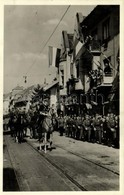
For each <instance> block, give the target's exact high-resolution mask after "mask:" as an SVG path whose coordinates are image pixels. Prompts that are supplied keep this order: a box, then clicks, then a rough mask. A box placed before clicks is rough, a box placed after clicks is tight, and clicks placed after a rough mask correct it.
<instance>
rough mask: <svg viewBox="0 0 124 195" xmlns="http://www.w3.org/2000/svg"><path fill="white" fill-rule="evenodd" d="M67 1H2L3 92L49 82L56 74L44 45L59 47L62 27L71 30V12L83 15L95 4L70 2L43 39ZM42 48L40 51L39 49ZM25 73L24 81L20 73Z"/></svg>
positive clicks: (22, 74) (73, 18) (72, 18)
mask: <svg viewBox="0 0 124 195" xmlns="http://www.w3.org/2000/svg"><path fill="white" fill-rule="evenodd" d="M67 7H68V5H15V6H14V5H5V6H4V93H8V92H10V91H11V90H12V89H13V88H14V87H16V86H17V85H19V86H24V87H28V86H31V85H34V84H43V82H44V79H45V78H46V81H47V82H48V83H49V82H51V81H52V80H53V78H55V77H56V68H54V67H50V68H49V66H48V46H54V47H58V48H60V43H61V35H62V31H63V30H67V32H68V33H73V32H74V24H75V16H76V13H77V12H81V13H82V14H83V15H84V16H87V15H88V14H89V13H90V12H91V11H92V10H93V9H94V7H95V5H93V6H92V5H91V6H89V5H88V6H87V5H80V6H79V5H78V6H76V5H71V6H70V8H69V10H68V12H67V13H66V15H65V16H64V18H63V20H62V21H61V23H60V25H59V26H58V28H57V29H56V31H55V33H54V34H53V36H52V37H51V39H50V40H49V42H48V44H47V45H46V47H45V48H44V50H43V51H42V48H43V47H44V45H45V43H46V41H47V40H48V38H49V36H50V35H51V33H52V32H53V30H54V28H55V27H56V25H57V24H58V22H59V20H60V18H61V17H62V15H63V14H64V12H65V11H66V9H67ZM41 51H42V52H41ZM25 75H27V83H26V84H25V83H24V78H23V77H24V76H25Z"/></svg>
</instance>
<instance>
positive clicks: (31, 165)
mask: <svg viewBox="0 0 124 195" xmlns="http://www.w3.org/2000/svg"><path fill="white" fill-rule="evenodd" d="M38 146H39V143H38V141H37V140H36V139H30V138H29V137H27V138H26V140H25V142H24V143H22V144H18V143H15V142H14V140H13V138H12V137H10V135H4V148H6V149H4V170H5V168H6V166H7V165H6V164H7V162H8V161H10V162H11V163H9V164H8V167H7V168H8V169H11V170H14V171H13V174H12V175H14V176H13V178H14V182H13V188H14V187H15V189H13V188H12V187H11V186H10V189H6V186H5V184H7V185H8V183H9V181H8V182H7V175H6V178H5V177H4V181H3V182H4V189H3V190H4V191H18V190H20V191H118V190H119V150H118V149H114V148H111V147H107V146H103V145H99V144H92V143H88V142H82V141H77V140H74V139H72V138H68V137H65V136H62V137H61V136H59V133H58V132H54V135H53V150H52V151H51V152H50V151H49V150H47V153H46V154H45V153H44V152H43V151H39V150H38ZM7 150H8V152H7ZM6 153H8V155H6ZM5 159H6V161H5ZM9 165H10V166H9ZM9 177H10V176H9ZM9 177H8V180H9V179H10V178H9ZM5 179H6V181H5ZM8 186H9V185H8Z"/></svg>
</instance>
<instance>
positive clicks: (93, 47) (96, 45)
mask: <svg viewBox="0 0 124 195" xmlns="http://www.w3.org/2000/svg"><path fill="white" fill-rule="evenodd" d="M89 50H90V51H91V52H100V50H101V47H100V41H98V40H92V41H91V43H90V44H89Z"/></svg>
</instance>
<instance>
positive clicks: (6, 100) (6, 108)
mask: <svg viewBox="0 0 124 195" xmlns="http://www.w3.org/2000/svg"><path fill="white" fill-rule="evenodd" d="M9 105H10V93H7V94H4V95H3V115H7V114H8V113H9Z"/></svg>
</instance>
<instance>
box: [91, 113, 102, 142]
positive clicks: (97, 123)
mask: <svg viewBox="0 0 124 195" xmlns="http://www.w3.org/2000/svg"><path fill="white" fill-rule="evenodd" d="M93 126H94V131H95V138H96V141H97V142H98V143H99V144H101V141H102V129H103V121H102V118H101V116H100V115H99V114H96V116H95V119H94V121H93Z"/></svg>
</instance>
